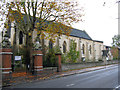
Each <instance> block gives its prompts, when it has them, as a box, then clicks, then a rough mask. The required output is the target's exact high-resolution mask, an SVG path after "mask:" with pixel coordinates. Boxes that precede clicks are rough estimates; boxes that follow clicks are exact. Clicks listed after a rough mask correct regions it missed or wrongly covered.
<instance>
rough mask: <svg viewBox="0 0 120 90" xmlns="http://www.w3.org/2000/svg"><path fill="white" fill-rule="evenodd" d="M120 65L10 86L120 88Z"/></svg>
mask: <svg viewBox="0 0 120 90" xmlns="http://www.w3.org/2000/svg"><path fill="white" fill-rule="evenodd" d="M118 75H119V74H118V66H117V65H115V66H112V67H107V68H105V69H100V70H96V71H91V72H86V73H81V74H75V75H71V76H66V77H61V78H56V79H53V80H45V81H42V82H40V81H37V82H32V83H27V84H20V85H16V86H12V87H10V88H119V87H120V85H119V84H118Z"/></svg>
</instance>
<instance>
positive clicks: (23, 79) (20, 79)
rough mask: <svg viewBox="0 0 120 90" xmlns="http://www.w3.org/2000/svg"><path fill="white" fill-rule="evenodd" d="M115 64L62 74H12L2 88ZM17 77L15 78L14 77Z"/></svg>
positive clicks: (100, 67)
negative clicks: (8, 81)
mask: <svg viewBox="0 0 120 90" xmlns="http://www.w3.org/2000/svg"><path fill="white" fill-rule="evenodd" d="M115 65H117V64H112V65H106V66H97V67H90V68H84V69H77V70H68V71H62V72H54V73H50V74H45V73H44V74H41V75H37V76H36V75H30V74H26V73H23V72H22V73H18V74H16V73H14V74H13V77H12V78H11V80H10V83H9V84H3V87H8V86H15V85H18V84H23V83H28V82H35V81H43V80H51V79H55V78H60V77H66V76H70V75H74V74H80V73H85V72H90V71H95V70H99V69H104V68H108V67H112V66H115ZM15 75H17V76H15Z"/></svg>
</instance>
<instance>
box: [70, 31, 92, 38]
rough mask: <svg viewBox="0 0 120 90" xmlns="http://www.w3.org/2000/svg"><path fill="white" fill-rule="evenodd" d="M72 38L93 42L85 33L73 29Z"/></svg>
mask: <svg viewBox="0 0 120 90" xmlns="http://www.w3.org/2000/svg"><path fill="white" fill-rule="evenodd" d="M70 36H74V37H79V38H84V39H88V40H92V38H91V37H90V36H89V35H88V34H87V33H86V32H85V31H82V30H78V29H72V31H71V33H70Z"/></svg>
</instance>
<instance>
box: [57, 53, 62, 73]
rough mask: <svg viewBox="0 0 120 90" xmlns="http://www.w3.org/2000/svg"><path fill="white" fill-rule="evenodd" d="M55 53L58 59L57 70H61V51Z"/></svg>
mask: <svg viewBox="0 0 120 90" xmlns="http://www.w3.org/2000/svg"><path fill="white" fill-rule="evenodd" d="M55 55H56V57H57V58H58V60H57V72H61V71H62V67H61V53H56V54H55Z"/></svg>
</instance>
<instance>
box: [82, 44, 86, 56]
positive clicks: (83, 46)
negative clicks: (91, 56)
mask: <svg viewBox="0 0 120 90" xmlns="http://www.w3.org/2000/svg"><path fill="white" fill-rule="evenodd" d="M82 50H83V54H85V45H84V44H83V45H82Z"/></svg>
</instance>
